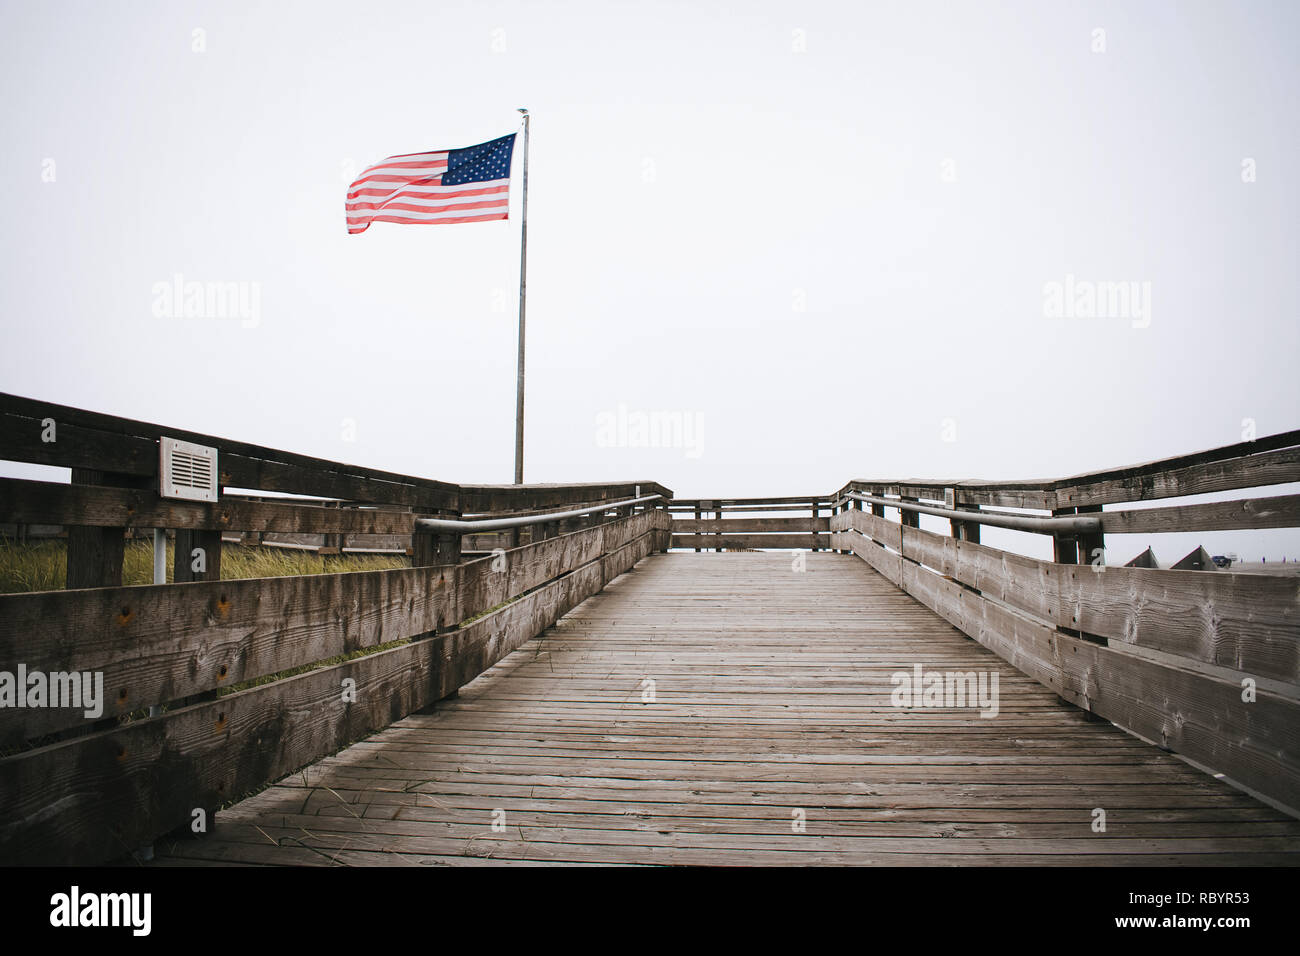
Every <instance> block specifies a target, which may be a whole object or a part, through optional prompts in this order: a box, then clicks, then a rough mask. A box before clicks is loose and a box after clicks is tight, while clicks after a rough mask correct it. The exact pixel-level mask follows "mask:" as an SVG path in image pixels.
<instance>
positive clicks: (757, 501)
mask: <svg viewBox="0 0 1300 956" xmlns="http://www.w3.org/2000/svg"><path fill="white" fill-rule="evenodd" d="M829 501H830V496H829V495H811V496H810V495H787V496H786V497H783V498H674V499H673V502H672V503H673V505H674V506H680V507H687V508H692V509H693V508H699V509H700V510H702V511H717V510H718V508H722V509H723V510H724V511H726V510H728V509H730V508H733V507H744V506H750V505H790V504H801V505H802V506H803V507H804V508H810V507H812V505H813V504H814V503H816V504H819V505H821V506H823V507H825V506H826V504H827V502H829ZM705 503H707V504H705Z"/></svg>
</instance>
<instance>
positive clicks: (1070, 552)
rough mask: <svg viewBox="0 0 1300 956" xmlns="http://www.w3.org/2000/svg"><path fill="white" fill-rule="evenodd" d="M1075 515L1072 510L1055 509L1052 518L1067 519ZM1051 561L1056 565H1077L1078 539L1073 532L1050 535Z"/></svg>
mask: <svg viewBox="0 0 1300 956" xmlns="http://www.w3.org/2000/svg"><path fill="white" fill-rule="evenodd" d="M1074 513H1075V509H1074V508H1055V509H1053V510H1052V517H1053V518H1060V517H1067V516H1069V515H1072V514H1074ZM1052 560H1053V561H1055V562H1056V563H1057V564H1078V563H1079V538H1078V535H1076V534H1075V533H1074V532H1073V531H1067V532H1059V533H1057V534H1054V535H1052Z"/></svg>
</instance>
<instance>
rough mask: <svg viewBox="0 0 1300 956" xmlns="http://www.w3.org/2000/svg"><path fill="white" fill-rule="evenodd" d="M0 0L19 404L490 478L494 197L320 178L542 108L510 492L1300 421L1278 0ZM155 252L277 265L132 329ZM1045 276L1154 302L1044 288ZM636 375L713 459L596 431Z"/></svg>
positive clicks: (1046, 463)
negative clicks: (199, 33) (604, 437)
mask: <svg viewBox="0 0 1300 956" xmlns="http://www.w3.org/2000/svg"><path fill="white" fill-rule="evenodd" d="M2 9H3V13H2V14H0V54H2V55H0V77H2V78H3V90H4V96H3V97H2V98H0V131H2V133H3V140H2V142H3V149H2V150H0V200H2V201H3V204H4V208H5V210H6V215H5V216H4V218H3V221H0V259H2V260H3V261H4V262H5V264H6V267H5V270H4V276H5V281H4V282H3V283H0V315H2V316H3V319H2V320H0V321H3V323H4V325H3V329H4V332H3V348H2V349H0V389H2V390H4V391H9V392H14V393H17V394H21V395H27V396H31V397H36V398H44V399H49V400H51V401H55V402H59V403H63V404H69V405H74V406H80V407H84V408H89V409H94V410H97V411H103V412H109V413H113V414H118V415H125V416H130V417H134V418H141V419H145V420H150V421H157V422H162V423H164V424H173V425H175V426H177V427H178V428H186V429H192V430H196V431H201V432H209V433H213V434H217V435H223V436H228V437H231V438H238V439H241V440H246V441H253V442H258V443H261V444H265V445H270V446H274V447H278V448H283V449H287V450H292V451H296V452H301V453H305V454H311V455H319V456H322V457H327V458H333V459H339V460H344V461H350V462H355V463H358V464H363V465H368V466H372V467H379V468H386V469H390V470H393V471H397V472H403V473H410V474H418V475H424V476H428V477H436V478H440V479H444V480H448V481H463V482H508V481H509V480H510V479H511V477H512V469H513V438H514V424H513V416H514V387H515V334H516V322H517V302H516V298H515V297H516V294H517V283H518V244H519V242H518V239H519V237H518V228H519V223H518V220H517V218H516V219H511V220H510V221H508V222H491V223H479V224H469V225H453V226H404V225H392V224H383V223H380V224H376V225H375V226H373V227H372V228H371V229H370V231H368V232H367V233H365V234H363V235H360V236H349V235H347V233H346V229H345V224H344V209H343V207H344V194H345V190H346V185H347V182H348V181H349V180H350V178H351V174H352V173H353V172H354V171H355V170H356V169H358V168H360V167H363V166H365V165H367V164H369V163H372V162H374V161H376V160H379V159H381V158H383V157H385V156H388V155H391V154H394V153H403V152H415V151H420V150H427V149H442V148H449V147H456V146H467V145H472V144H475V143H479V142H483V141H485V140H488V139H491V138H494V137H496V136H500V135H503V134H506V133H508V132H510V131H512V130H513V129H515V128H517V126H518V114H517V113H516V112H515V108H516V107H520V106H524V107H528V108H529V109H530V110H531V111H532V114H533V136H532V152H531V163H530V197H529V198H530V202H529V226H530V229H529V298H528V306H529V308H528V329H529V336H528V359H529V361H528V409H527V420H526V421H527V452H526V456H525V457H526V472H525V474H526V479H527V480H529V481H603V480H615V479H652V480H657V481H660V482H662V483H663V484H665V485H667V486H669V487H671V488H673V489H674V490H675V491H676V492H677V493H678V494H679V495H681V496H697V495H702V496H742V495H750V494H774V495H779V494H802V493H809V492H812V491H817V492H826V491H830V490H831V489H833V488H836V487H839V486H840V485H841V484H842V483H843V482H845V481H846V480H848V479H849V478H854V477H859V478H874V477H882V478H892V477H907V476H917V477H935V478H963V477H970V478H995V479H1020V478H1036V477H1058V476H1063V475H1067V474H1071V473H1075V472H1079V471H1084V470H1091V469H1096V468H1101V467H1106V466H1111V465H1122V464H1129V463H1134V462H1139V461H1145V460H1149V459H1152V458H1156V457H1162V456H1165V455H1172V454H1179V453H1184V452H1189V451H1193V450H1198V449H1201V448H1208V447H1212V446H1216V445H1222V444H1227V443H1231V442H1234V441H1239V440H1240V439H1241V435H1242V428H1243V419H1247V418H1249V419H1253V420H1254V422H1255V427H1256V428H1257V430H1258V434H1260V435H1266V434H1271V433H1274V432H1278V431H1284V430H1287V429H1289V428H1294V427H1296V426H1297V423H1298V421H1300V416H1298V415H1297V408H1298V407H1300V402H1298V401H1297V399H1298V398H1300V376H1297V373H1296V359H1297V355H1298V354H1300V349H1298V348H1297V345H1298V344H1300V343H1298V342H1297V339H1298V338H1300V333H1298V332H1297V309H1296V303H1297V294H1296V293H1297V269H1296V265H1297V261H1298V256H1297V253H1298V252H1300V249H1298V248H1297V245H1298V239H1300V215H1297V213H1298V212H1300V202H1298V198H1300V191H1298V188H1297V179H1296V175H1295V170H1294V163H1295V157H1296V156H1297V155H1300V126H1298V124H1297V115H1296V108H1295V102H1296V91H1297V89H1298V88H1300V83H1297V80H1298V79H1300V77H1298V76H1297V73H1298V72H1300V69H1298V67H1297V56H1296V52H1295V51H1296V49H1297V40H1298V39H1300V31H1298V30H1297V25H1298V24H1300V13H1298V12H1297V11H1298V9H1300V8H1297V6H1296V5H1295V4H1293V3H1272V4H1270V3H1257V2H1245V3H1242V2H1233V3H1228V2H1221V3H1188V2H1179V3H1172V2H1162V3H1156V2H1144V3H1095V2H1094V3H1069V4H1065V3H1055V4H1053V3H1029V2H1026V3H996V4H994V3H951V4H933V3H912V2H908V3H894V4H880V3H860V2H857V3H848V2H842V3H807V2H799V3H793V2H790V3H774V2H749V3H739V2H733V3H702V2H693V3H636V4H632V3H611V2H603V3H546V4H542V3H533V4H523V3H504V2H476V3H450V2H449V3H428V2H426V3H416V2H407V3H401V2H388V3H383V2H377V3H366V4H357V3H348V4H343V3H336V2H320V0H312V2H293V3H291V2H284V3H251V2H247V3H233V2H225V3H220V4H217V3H200V2H181V3H177V2H169V3H144V2H132V3H114V4H104V3H94V2H82V3H68V2H52V3H40V4H37V3H26V2H23V3H18V2H12V0H5V2H4V3H3V7H2ZM1097 28H1100V29H1103V30H1104V31H1105V46H1106V49H1105V52H1101V53H1095V52H1093V51H1092V46H1093V44H1094V32H1093V31H1094V30H1095V29H1097ZM195 29H202V30H203V31H204V34H203V36H204V40H205V45H206V48H205V49H204V50H203V52H195V51H194V50H193V44H194V34H193V31H194V30H195ZM796 31H802V32H801V33H797V32H796ZM800 37H802V38H803V41H804V45H805V46H806V50H805V51H804V52H797V51H796V49H795V47H796V46H797V45H798V43H799V38H800ZM502 47H504V49H503V50H502V49H501V48H502ZM521 154H522V150H520V149H517V150H516V170H517V169H518V163H519V159H520V157H521ZM1246 158H1250V159H1253V160H1254V162H1255V169H1256V176H1257V180H1256V181H1255V182H1253V183H1245V182H1243V181H1242V162H1243V159H1246ZM47 160H53V161H54V167H53V168H54V171H55V179H54V181H53V182H45V181H43V179H42V173H43V171H44V170H48V169H49V166H48V163H47V162H46V161H47ZM945 161H951V164H950V165H945ZM945 172H950V173H951V174H952V175H951V176H950V177H949V178H952V179H953V180H954V181H951V182H949V181H945V176H944V174H945ZM512 200H513V203H512V204H516V205H517V201H518V188H517V185H516V188H515V190H514V195H513V196H512ZM177 273H179V274H181V275H183V276H184V278H185V279H186V280H187V281H191V280H197V281H204V282H208V281H239V282H247V283H258V284H259V287H260V294H261V312H260V316H259V321H258V323H257V324H256V327H252V328H247V327H244V325H243V324H242V323H241V322H239V321H238V320H232V319H218V318H210V319H184V318H174V319H173V318H158V317H156V316H155V315H154V314H153V311H152V306H153V299H154V297H153V292H152V289H153V286H154V284H155V283H158V282H169V281H171V279H172V277H173V276H174V275H175V274H177ZM1067 275H1073V276H1074V277H1076V279H1078V280H1087V281H1094V282H1098V281H1135V282H1148V283H1150V290H1151V310H1150V322H1149V325H1148V326H1147V327H1144V328H1143V327H1135V322H1134V321H1130V319H1128V318H1124V317H1117V318H1071V319H1054V318H1048V317H1045V315H1044V291H1043V290H1044V284H1045V283H1048V282H1054V281H1055V282H1064V281H1065V279H1066V276H1067ZM801 303H802V304H803V306H804V309H803V311H799V310H798V309H797V308H796V306H798V305H799V304H801ZM1136 324H1138V325H1140V324H1141V323H1140V322H1139V323H1136ZM620 405H621V406H624V407H625V409H626V410H627V412H628V413H629V414H635V413H638V412H641V413H651V412H681V413H684V414H686V415H688V416H691V421H692V422H694V423H695V424H696V425H697V426H698V428H699V436H698V437H699V444H698V447H697V449H695V451H697V452H698V454H693V453H692V449H689V448H682V447H679V448H644V447H603V444H605V443H602V442H601V441H599V440H598V439H599V434H598V431H597V427H596V425H597V419H598V416H599V415H600V414H601V413H602V412H611V413H617V411H618V409H619V407H620ZM344 419H353V420H354V421H355V422H356V439H355V441H352V442H349V441H346V440H345V438H344V428H343V420H344ZM945 419H951V420H952V422H951V426H950V427H951V428H954V429H955V438H956V440H955V441H945V440H943V439H944V433H943V432H944V420H945ZM949 434H950V435H951V434H952V432H951V430H950V432H949ZM1279 536H1281V537H1279ZM1196 537H1197V538H1198V539H1199V538H1201V537H1205V538H1210V537H1211V536H1208V535H1207V536H1196ZM1225 540H1226V538H1225ZM1234 540H1236V539H1234ZM1249 541H1250V542H1251V543H1252V546H1253V544H1254V543H1255V542H1268V543H1269V547H1270V548H1271V547H1272V544H1273V543H1279V546H1278V547H1277V548H1276V549H1274V550H1276V551H1277V553H1278V554H1281V553H1283V552H1284V551H1285V548H1284V547H1282V546H1281V545H1282V544H1285V545H1289V547H1290V550H1291V551H1292V552H1293V553H1300V535H1298V534H1295V533H1293V532H1276V533H1265V534H1263V535H1259V534H1257V535H1255V536H1254V537H1252V538H1249ZM1192 543H1193V544H1194V543H1195V541H1193V542H1192ZM1211 543H1212V542H1209V541H1207V546H1210V545H1211ZM1140 547H1141V545H1140V544H1138V545H1135V546H1134V547H1132V548H1131V549H1129V550H1132V551H1134V552H1136V551H1137V550H1140ZM1189 548H1190V545H1189ZM1189 548H1184V549H1183V550H1188V549H1189ZM1157 550H1158V552H1159V551H1160V549H1159V548H1158V549H1157ZM1168 550H1169V551H1170V553H1169V554H1165V553H1161V557H1162V558H1176V557H1178V556H1179V555H1178V554H1173V553H1172V551H1173V550H1175V548H1174V547H1173V546H1170V548H1169V549H1168ZM1265 553H1272V551H1266V552H1265ZM1179 554H1181V552H1179ZM1128 556H1129V555H1127V554H1125V555H1123V556H1122V558H1124V559H1126V558H1127V557H1128ZM1243 556H1244V555H1243Z"/></svg>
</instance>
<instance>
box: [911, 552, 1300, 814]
mask: <svg viewBox="0 0 1300 956" xmlns="http://www.w3.org/2000/svg"><path fill="white" fill-rule="evenodd" d="M902 566H903V583H902V585H901V586H902V588H903V590H905V591H907V592H908V593H909V594H911V595H912V596H913V597H915V598H917V600H919V601H920V602H921V603H922V604H925V605H926V606H927V607H929V608H931V609H932V610H934V611H935V612H936V613H938V614H939V615H940V616H941V617H943V618H945V619H946V620H948V621H949V622H950V623H952V624H953V625H954V626H955V627H957V628H958V629H960V630H961V631H963V632H964V633H966V634H968V635H969V636H971V637H973V638H975V639H976V640H977V641H979V642H980V643H982V644H984V645H985V646H987V647H989V648H990V649H991V650H993V651H994V652H995V653H998V654H999V655H1000V656H1002V657H1004V659H1007V660H1008V661H1009V662H1011V663H1013V664H1014V666H1016V667H1017V669H1019V670H1021V671H1022V672H1024V673H1027V674H1029V676H1031V677H1034V678H1035V679H1037V680H1039V681H1040V682H1041V683H1044V684H1045V685H1046V686H1048V687H1050V688H1052V689H1053V690H1055V691H1056V692H1057V693H1058V694H1060V695H1061V696H1062V697H1064V698H1065V699H1066V700H1069V701H1071V702H1072V703H1074V704H1076V705H1078V706H1080V707H1083V708H1085V709H1087V710H1090V711H1092V712H1093V713H1096V714H1098V715H1100V716H1102V717H1105V718H1106V719H1107V720H1110V721H1111V722H1113V723H1115V724H1116V725H1118V726H1120V727H1123V728H1124V729H1125V730H1128V731H1130V732H1132V733H1136V734H1138V735H1140V736H1142V737H1145V738H1146V739H1148V740H1152V741H1155V742H1156V743H1158V744H1160V745H1161V746H1164V747H1166V748H1168V749H1170V750H1173V751H1175V752H1177V753H1181V754H1183V755H1185V756H1187V757H1189V758H1190V759H1192V760H1195V761H1197V762H1199V763H1202V764H1204V765H1206V766H1208V767H1211V768H1213V769H1214V770H1216V771H1218V772H1221V773H1224V774H1227V775H1228V776H1230V777H1232V778H1233V779H1235V780H1237V781H1239V782H1241V783H1243V784H1246V785H1247V786H1250V787H1253V788H1254V789H1257V790H1258V791H1259V792H1261V793H1264V794H1266V795H1268V796H1270V797H1273V798H1274V799H1277V800H1280V801H1282V802H1283V803H1285V804H1287V805H1288V806H1292V807H1300V703H1297V702H1296V701H1294V700H1290V699H1288V698H1286V697H1283V696H1279V695H1274V694H1271V693H1267V692H1265V691H1263V690H1260V691H1258V692H1257V699H1256V700H1255V701H1254V702H1253V703H1246V702H1244V701H1243V700H1242V688H1241V685H1240V684H1239V683H1236V682H1234V681H1229V680H1222V679H1219V678H1217V677H1212V676H1209V675H1206V674H1201V673H1195V672H1192V671H1189V670H1184V669H1181V668H1177V667H1170V666H1167V665H1163V664H1161V663H1158V662H1155V661H1151V660H1147V659H1143V658H1139V657H1135V656H1133V655H1131V654H1125V653H1123V652H1122V651H1121V650H1118V649H1115V648H1108V647H1102V646H1100V645H1098V644H1094V643H1092V642H1090V641H1085V640H1081V639H1079V638H1076V637H1072V636H1070V635H1068V634H1063V633H1061V632H1059V631H1056V630H1054V629H1052V628H1050V627H1047V626H1046V625H1042V624H1036V623H1034V622H1031V621H1027V620H1024V619H1021V620H1019V621H1015V620H1014V619H1015V618H1018V617H1019V615H1017V614H1015V612H1014V611H1012V610H1010V609H1007V608H1002V607H998V606H997V605H996V604H994V602H992V601H990V600H989V599H988V598H986V597H984V596H982V595H980V594H976V593H974V592H972V591H970V590H968V589H966V588H962V587H960V586H959V585H958V584H956V583H955V582H952V581H946V580H944V579H943V578H942V577H941V576H940V575H938V574H936V573H934V572H933V571H929V570H926V569H925V568H922V567H920V566H918V565H916V564H913V563H911V562H908V561H904V562H903V565H902ZM1008 654H1010V655H1011V656H1008ZM1013 657H1014V660H1013V659H1012V658H1013Z"/></svg>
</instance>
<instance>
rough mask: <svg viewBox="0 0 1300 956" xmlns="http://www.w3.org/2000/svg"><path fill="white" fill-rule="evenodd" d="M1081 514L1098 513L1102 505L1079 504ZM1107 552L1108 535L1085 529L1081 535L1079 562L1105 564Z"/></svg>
mask: <svg viewBox="0 0 1300 956" xmlns="http://www.w3.org/2000/svg"><path fill="white" fill-rule="evenodd" d="M1077 510H1078V513H1079V514H1081V515H1086V514H1098V513H1099V512H1100V511H1101V505H1079V507H1078V509H1077ZM1105 554H1106V535H1105V534H1104V533H1103V532H1102V531H1100V530H1098V531H1085V532H1082V533H1080V535H1079V563H1080V564H1091V565H1094V566H1103V564H1104V559H1105Z"/></svg>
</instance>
